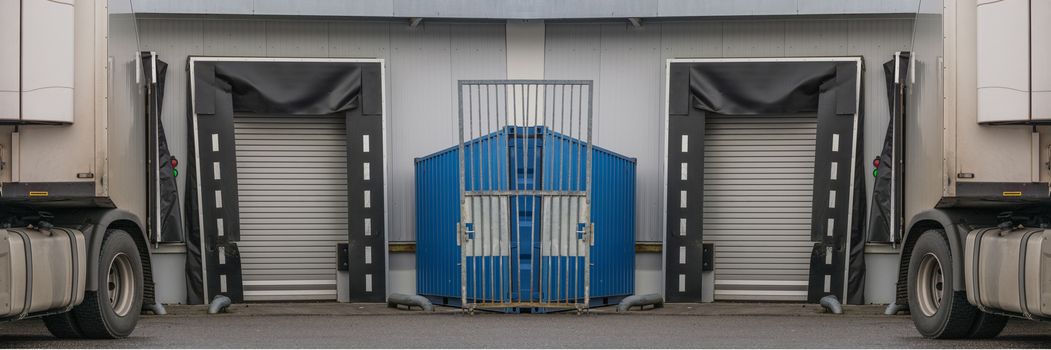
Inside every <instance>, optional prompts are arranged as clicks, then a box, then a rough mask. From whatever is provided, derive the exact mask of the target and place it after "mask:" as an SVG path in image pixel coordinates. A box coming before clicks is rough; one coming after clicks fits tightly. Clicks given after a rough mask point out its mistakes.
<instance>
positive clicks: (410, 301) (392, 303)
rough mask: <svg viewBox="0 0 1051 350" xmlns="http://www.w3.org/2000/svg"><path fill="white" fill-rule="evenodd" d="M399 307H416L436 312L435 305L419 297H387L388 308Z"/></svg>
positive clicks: (398, 294) (396, 295) (405, 295)
mask: <svg viewBox="0 0 1051 350" xmlns="http://www.w3.org/2000/svg"><path fill="white" fill-rule="evenodd" d="M398 305H405V306H406V307H408V308H409V309H412V307H413V306H415V307H419V308H420V309H423V311H434V305H431V301H430V300H427V298H424V297H422V296H419V295H415V294H412V295H409V294H402V293H391V294H390V295H389V296H387V307H393V308H397V307H398Z"/></svg>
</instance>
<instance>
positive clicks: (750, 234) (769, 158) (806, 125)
mask: <svg viewBox="0 0 1051 350" xmlns="http://www.w3.org/2000/svg"><path fill="white" fill-rule="evenodd" d="M705 129H706V130H705V139H704V147H705V148H704V240H705V241H706V242H712V243H714V244H715V299H716V300H768V301H805V300H806V297H807V284H808V278H809V268H810V252H811V249H812V247H813V244H812V243H811V241H810V226H811V222H810V220H811V210H812V204H813V203H812V202H813V201H812V197H813V193H812V191H813V187H814V156H815V154H814V148H815V146H814V145H815V138H816V133H817V118H816V117H815V116H787V117H786V116H779V117H770V116H763V117H756V116H733V117H725V116H712V117H709V118H708V120H707V122H706V128H705Z"/></svg>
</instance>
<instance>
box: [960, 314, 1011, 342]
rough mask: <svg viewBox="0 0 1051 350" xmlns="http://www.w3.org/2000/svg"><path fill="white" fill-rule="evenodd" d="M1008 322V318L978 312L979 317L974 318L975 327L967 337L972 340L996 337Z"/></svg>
mask: <svg viewBox="0 0 1051 350" xmlns="http://www.w3.org/2000/svg"><path fill="white" fill-rule="evenodd" d="M1007 320H1008V317H1007V316H1003V315H996V314H991V313H988V312H982V311H978V316H976V317H975V318H974V325H973V326H971V332H970V334H967V337H968V338H971V339H989V338H993V337H996V336H997V335H1000V332H1001V331H1003V330H1004V327H1006V326H1007Z"/></svg>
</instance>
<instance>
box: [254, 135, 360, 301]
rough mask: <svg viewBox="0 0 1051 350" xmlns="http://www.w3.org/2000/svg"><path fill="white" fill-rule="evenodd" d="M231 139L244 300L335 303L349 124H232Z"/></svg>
mask: <svg viewBox="0 0 1051 350" xmlns="http://www.w3.org/2000/svg"><path fill="white" fill-rule="evenodd" d="M234 134H235V136H234V146H235V147H236V151H235V152H236V154H237V187H238V190H239V191H238V203H239V205H238V209H239V215H240V224H241V226H240V231H241V241H240V242H239V244H238V246H239V248H240V252H241V271H242V274H243V278H244V282H243V283H244V295H245V300H246V301H261V300H331V301H334V300H336V289H337V288H336V271H335V269H334V266H336V250H335V249H333V247H335V246H336V244H337V243H341V242H346V240H347V220H348V219H347V214H348V211H347V210H348V206H347V152H346V150H347V132H346V120H345V119H344V118H343V117H342V116H297V117H281V116H262V117H255V116H247V115H246V116H235V117H234ZM355 175H357V174H355Z"/></svg>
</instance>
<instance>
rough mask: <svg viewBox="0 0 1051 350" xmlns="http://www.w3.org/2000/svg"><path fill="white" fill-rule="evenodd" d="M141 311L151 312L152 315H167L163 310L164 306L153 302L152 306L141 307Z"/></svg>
mask: <svg viewBox="0 0 1051 350" xmlns="http://www.w3.org/2000/svg"><path fill="white" fill-rule="evenodd" d="M142 311H150V312H153V314H154V315H158V316H160V315H167V314H168V311H167V310H165V309H164V305H161V303H157V302H154V303H153V304H147V305H143V306H142Z"/></svg>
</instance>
